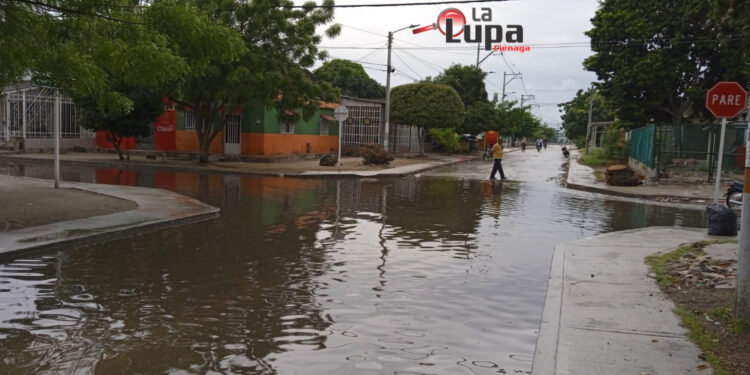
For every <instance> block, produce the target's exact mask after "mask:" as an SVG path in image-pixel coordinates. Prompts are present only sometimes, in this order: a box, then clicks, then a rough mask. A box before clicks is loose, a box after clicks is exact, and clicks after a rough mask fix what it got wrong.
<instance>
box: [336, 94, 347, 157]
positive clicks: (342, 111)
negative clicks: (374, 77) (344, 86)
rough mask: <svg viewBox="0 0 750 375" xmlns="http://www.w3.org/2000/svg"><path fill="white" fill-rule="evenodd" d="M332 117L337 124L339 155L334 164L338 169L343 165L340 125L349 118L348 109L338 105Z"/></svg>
mask: <svg viewBox="0 0 750 375" xmlns="http://www.w3.org/2000/svg"><path fill="white" fill-rule="evenodd" d="M333 117H335V118H336V121H338V123H339V154H338V156H337V157H336V164H337V165H338V166H339V167H340V166H342V165H344V163H342V162H341V136H342V134H341V133H342V132H341V128H342V126H341V124H342V123H343V122H344V121H345V120H346V119H347V118H349V108H346V106H345V105H340V106H338V107H336V109H335V110H334V111H333Z"/></svg>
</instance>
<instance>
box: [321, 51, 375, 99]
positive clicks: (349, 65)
mask: <svg viewBox="0 0 750 375" xmlns="http://www.w3.org/2000/svg"><path fill="white" fill-rule="evenodd" d="M315 77H316V78H317V79H320V80H323V81H326V82H328V83H330V84H331V85H333V86H334V87H336V88H338V89H339V90H341V95H346V96H353V97H356V98H366V99H382V98H385V87H384V86H383V85H381V84H380V83H378V81H376V80H374V79H372V78H370V76H369V75H368V74H367V72H366V71H365V69H364V68H363V67H362V65H360V64H357V63H355V62H353V61H348V60H342V59H333V60H331V61H326V62H325V63H323V65H322V66H321V67H319V68H318V69H316V70H315Z"/></svg>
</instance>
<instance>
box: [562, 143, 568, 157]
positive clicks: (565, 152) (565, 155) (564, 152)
mask: <svg viewBox="0 0 750 375" xmlns="http://www.w3.org/2000/svg"><path fill="white" fill-rule="evenodd" d="M562 153H563V157H565V158H566V159H567V158H568V157H569V156H570V151H568V148H567V147H565V146H563V147H562Z"/></svg>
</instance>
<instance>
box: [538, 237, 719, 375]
mask: <svg viewBox="0 0 750 375" xmlns="http://www.w3.org/2000/svg"><path fill="white" fill-rule="evenodd" d="M664 231H666V232H673V231H676V232H675V234H674V235H678V236H677V237H674V235H673V237H669V236H666V233H664ZM704 233H705V229H703V228H672V227H665V226H655V227H646V228H638V229H630V230H623V231H615V232H609V233H603V234H599V235H594V236H590V237H586V238H582V239H578V240H574V241H571V242H566V243H562V244H557V245H555V248H554V251H553V254H552V262H551V265H550V274H549V279H548V283H547V293H546V296H545V301H544V308H543V312H542V317H541V320H540V324H539V331H538V332H539V333H538V336H537V341H536V346H535V351H534V357H533V361H532V368H531V374H532V375H553V374H560V375H563V374H569V373H570V374H573V373H575V374H582V373H585V374H603V373H606V374H609V373H618V374H619V373H625V372H623V371H621V370H622V369H623V368H625V367H628V368H632V369H633V371H634V372H633V373H639V371H644V370H646V369H647V368H650V367H651V366H656V367H657V368H658V367H659V366H661V367H662V368H661V370H656V369H651V371H648V372H649V373H670V374H672V373H685V371H684V368H682V369H681V371H677V372H676V371H674V370H675V368H674V367H675V366H677V367H679V366H683V365H685V364H684V363H680V361H679V360H677V358H682V359H683V360H684V359H686V358H690V359H693V358H694V359H698V358H699V357H698V355H697V353H700V351H699V349H698V348H697V346H695V344H694V343H692V342H691V341H690V340H688V339H687V332H686V331H684V330H683V329H681V328H679V327H680V326H679V321H678V319H677V317H676V316H675V315H674V314H673V313H671V312H670V311H669V309H668V306H672V305H673V304H672V303H671V302H666V305H661V306H660V305H659V304H660V303H663V302H664V301H666V300H665V299H662V298H661V297H660V296H659V292H658V286H657V285H656V282H655V280H653V279H651V278H649V277H648V276H647V273H646V271H643V272H642V273H641V271H637V272H636V273H637V274H638V276H635V273H634V271H633V270H629V271H628V270H627V267H628V265H631V266H632V265H633V264H635V263H638V264H639V265H641V266H642V265H643V264H641V263H642V262H643V258H644V257H645V256H647V255H649V254H654V253H658V252H661V251H667V250H670V249H672V248H676V247H678V246H679V245H681V244H683V243H686V238H685V237H689V238H687V241H688V242H690V241H693V240H700V239H701V238H710V237H711V236H708V235H706V234H704ZM654 235H659V236H661V240H659V241H658V242H659V243H658V244H651V245H649V246H646V247H645V248H644V249H645V250H644V251H640V252H636V254H633V255H632V256H631V257H630V258H628V255H619V254H631V253H632V251H631V249H630V248H631V247H632V246H635V245H631V244H630V242H629V241H630V240H628V242H623V241H624V239H627V237H626V236H636V237H640V236H654ZM613 237H620V243H617V244H614V245H611V244H610V243H611V241H613V240H612V239H611V238H613ZM615 241H617V240H615ZM672 241H674V243H672ZM605 244H610V245H609V246H613V247H614V248H619V250H608V251H610V252H611V253H610V254H609V255H607V254H604V253H597V251H596V250H591V249H599V248H600V247H603V246H607V245H605ZM587 249H588V250H587ZM646 253H648V254H646ZM592 254H597V255H594V256H593V257H592ZM634 258H637V259H634ZM634 262H635V263H634ZM568 263H570V264H568ZM583 271H585V272H583ZM594 271H598V273H597V275H596V276H597V279H594V274H593V273H592V274H591V279H590V278H589V272H594ZM602 275H604V278H605V279H604V280H602V281H598V280H599V279H598V278H599V277H601V276H602ZM590 280H591V281H590ZM594 280H596V281H594ZM597 284H598V285H599V286H600V287H601V288H605V287H606V288H610V287H611V288H615V289H614V290H616V289H617V288H622V287H623V286H627V285H633V286H635V287H639V286H641V285H643V286H645V288H646V289H643V290H638V291H637V292H636V293H642V294H643V295H644V296H645V295H649V296H653V300H651V302H650V303H656V304H655V305H649V302H635V303H633V302H632V301H631V302H626V303H625V305H622V306H619V305H618V304H620V303H622V302H621V301H620V300H619V299H618V298H620V297H622V296H620V297H618V296H617V295H616V294H611V293H614V291H613V292H611V293H610V292H607V293H604V294H603V293H601V290H602V289H599V291H600V292H599V293H592V292H591V289H589V291H588V292H587V291H586V289H585V288H586V286H585V285H597ZM649 292H650V293H651V294H649ZM610 302H611V303H610ZM628 304H630V305H632V306H631V307H632V308H633V309H635V310H636V311H638V310H639V309H640V312H641V313H644V312H645V313H646V315H643V316H632V315H630V314H631V313H630V312H627V311H626V312H623V310H621V309H622V308H623V306H626V307H627V306H628ZM627 308H630V307H627ZM644 308H646V309H652V310H653V313H654V314H655V315H653V316H652V315H649V314H650V313H651V310H644ZM657 309H658V313H656V311H657ZM662 311H664V312H665V313H666V314H668V315H662ZM613 312H614V314H620V315H611V314H612V313H613ZM596 314H601V315H596ZM608 314H609V316H608V317H607V315H608ZM623 314H625V315H623ZM587 316H588V318H587ZM592 316H597V317H599V316H604V317H602V318H601V320H599V318H597V320H596V321H594V320H587V319H590V317H592ZM628 316H630V317H632V318H624V319H622V318H623V317H628ZM654 317H656V318H658V319H662V320H663V321H664V322H666V323H668V324H669V325H668V326H665V327H668V328H664V329H661V328H659V329H654V326H653V325H649V324H644V322H650V319H651V318H654ZM615 321H616V322H622V325H621V326H618V325H611V322H615ZM584 322H585V323H584ZM678 331H679V332H678ZM633 337H641V339H640V341H639V340H635V341H632V339H630V338H633ZM652 337H658V340H657V341H661V342H664V343H665V344H666V343H667V342H668V341H671V343H670V344H668V345H665V346H657V345H655V346H654V348H653V350H651V351H649V349H644V350H640V349H643V347H642V346H640V345H638V344H637V343H638V342H649V341H651V342H655V341H653V340H652V339H651V338H652ZM592 340H593V341H592ZM623 340H624V341H623ZM675 342H677V343H678V345H677V346H674V344H675ZM605 343H606V345H605ZM610 343H611V346H610ZM622 348H626V349H627V348H632V350H625V351H622ZM672 353H674V355H675V356H674V357H672ZM668 359H672V360H674V361H673V362H669V360H668ZM659 363H661V364H662V365H658V366H657V364H659ZM696 364H698V362H697V363H696ZM610 365H611V366H612V367H609V366H610ZM618 366H619V370H618V371H613V370H614V369H616V368H618ZM685 366H687V368H695V364H694V365H690V364H687V365H685ZM667 368H671V371H668V370H667Z"/></svg>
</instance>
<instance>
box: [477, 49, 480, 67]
mask: <svg viewBox="0 0 750 375" xmlns="http://www.w3.org/2000/svg"><path fill="white" fill-rule="evenodd" d="M479 63H480V61H479V43H477V68H478V67H479Z"/></svg>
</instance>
